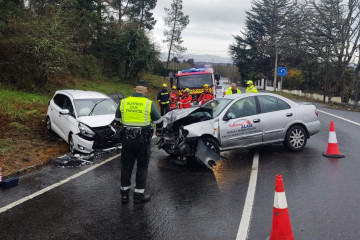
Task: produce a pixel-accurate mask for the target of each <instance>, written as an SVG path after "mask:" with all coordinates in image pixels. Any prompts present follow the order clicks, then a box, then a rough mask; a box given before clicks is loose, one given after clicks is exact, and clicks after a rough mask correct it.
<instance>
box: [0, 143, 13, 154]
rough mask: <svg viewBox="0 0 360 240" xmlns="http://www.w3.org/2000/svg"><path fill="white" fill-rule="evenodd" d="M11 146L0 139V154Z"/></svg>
mask: <svg viewBox="0 0 360 240" xmlns="http://www.w3.org/2000/svg"><path fill="white" fill-rule="evenodd" d="M10 149H11V147H9V146H8V145H7V144H5V143H4V142H3V141H2V140H0V156H1V155H3V154H5V153H6V152H7V151H9V150H10Z"/></svg>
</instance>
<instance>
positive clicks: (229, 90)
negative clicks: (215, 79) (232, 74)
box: [225, 87, 241, 95]
mask: <svg viewBox="0 0 360 240" xmlns="http://www.w3.org/2000/svg"><path fill="white" fill-rule="evenodd" d="M236 93H241V91H240V90H239V89H238V88H236ZM230 94H233V93H232V89H231V87H229V88H228V89H227V90H226V93H225V95H230Z"/></svg>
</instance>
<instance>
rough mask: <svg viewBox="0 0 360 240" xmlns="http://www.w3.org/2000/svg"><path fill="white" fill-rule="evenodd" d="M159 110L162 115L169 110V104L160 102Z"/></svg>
mask: <svg viewBox="0 0 360 240" xmlns="http://www.w3.org/2000/svg"><path fill="white" fill-rule="evenodd" d="M160 111H161V116H164V115H165V114H167V113H168V112H169V111H170V105H169V104H160Z"/></svg>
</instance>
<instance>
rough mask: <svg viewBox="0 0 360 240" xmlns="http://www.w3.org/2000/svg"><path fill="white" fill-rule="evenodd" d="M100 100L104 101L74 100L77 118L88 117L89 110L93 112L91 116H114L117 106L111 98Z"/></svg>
mask: <svg viewBox="0 0 360 240" xmlns="http://www.w3.org/2000/svg"><path fill="white" fill-rule="evenodd" d="M102 100H104V99H75V100H74V104H75V108H76V111H77V113H78V116H79V117H80V116H88V115H89V114H90V112H91V110H93V112H92V115H106V114H115V112H116V109H117V104H116V103H115V102H114V101H113V100H112V99H111V98H108V99H105V100H104V101H102ZM95 104H97V105H96V106H95ZM94 106H95V108H94Z"/></svg>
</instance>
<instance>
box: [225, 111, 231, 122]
mask: <svg viewBox="0 0 360 240" xmlns="http://www.w3.org/2000/svg"><path fill="white" fill-rule="evenodd" d="M232 118H233V115H232V114H231V113H229V112H228V113H227V114H226V115H225V116H224V118H223V119H224V121H229V120H230V119H232Z"/></svg>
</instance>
